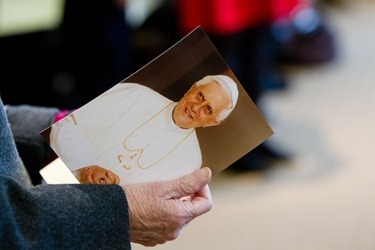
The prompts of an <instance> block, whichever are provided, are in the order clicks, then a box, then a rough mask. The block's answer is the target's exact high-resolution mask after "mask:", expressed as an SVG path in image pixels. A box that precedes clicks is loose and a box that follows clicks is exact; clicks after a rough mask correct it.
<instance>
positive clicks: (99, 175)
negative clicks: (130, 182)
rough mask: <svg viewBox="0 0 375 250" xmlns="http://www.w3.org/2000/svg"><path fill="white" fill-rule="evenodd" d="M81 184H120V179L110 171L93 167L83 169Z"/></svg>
mask: <svg viewBox="0 0 375 250" xmlns="http://www.w3.org/2000/svg"><path fill="white" fill-rule="evenodd" d="M80 177H81V179H80V182H81V183H85V184H119V183H120V178H119V177H118V176H117V175H116V174H114V173H113V172H112V171H109V170H108V169H105V168H102V167H99V166H96V165H93V166H88V167H85V168H83V169H81V173H80Z"/></svg>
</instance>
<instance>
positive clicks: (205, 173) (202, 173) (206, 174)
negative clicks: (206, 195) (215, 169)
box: [198, 167, 212, 179]
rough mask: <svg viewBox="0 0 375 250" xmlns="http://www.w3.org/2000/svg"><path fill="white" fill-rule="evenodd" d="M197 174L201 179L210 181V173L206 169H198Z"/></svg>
mask: <svg viewBox="0 0 375 250" xmlns="http://www.w3.org/2000/svg"><path fill="white" fill-rule="evenodd" d="M198 174H199V176H200V177H201V178H202V179H210V178H211V175H212V172H211V169H209V168H208V167H203V168H201V169H199V171H198Z"/></svg>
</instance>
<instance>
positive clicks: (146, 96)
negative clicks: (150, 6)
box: [49, 75, 238, 184]
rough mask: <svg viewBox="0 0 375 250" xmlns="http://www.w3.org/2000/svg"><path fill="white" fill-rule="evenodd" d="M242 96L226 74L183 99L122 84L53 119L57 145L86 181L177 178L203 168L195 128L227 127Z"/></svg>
mask: <svg viewBox="0 0 375 250" xmlns="http://www.w3.org/2000/svg"><path fill="white" fill-rule="evenodd" d="M237 99H238V88H237V84H236V83H235V82H234V81H233V79H231V78H230V77H228V76H226V75H210V76H206V77H204V78H202V79H201V80H199V81H197V82H195V83H194V84H193V85H192V86H191V88H190V89H189V90H188V91H187V92H186V93H185V95H184V96H183V97H182V98H181V99H180V101H179V102H175V101H172V100H169V99H168V98H166V97H164V96H163V95H161V94H160V93H158V92H156V91H154V90H152V89H150V88H148V87H145V86H143V85H140V84H136V83H119V84H117V85H115V86H114V87H113V88H111V89H110V90H108V91H106V92H105V93H103V94H102V95H100V96H99V97H97V98H95V99H94V100H92V101H91V102H89V103H88V104H86V105H85V106H83V107H82V108H80V109H78V110H76V111H74V112H73V113H71V114H70V115H68V116H67V117H65V118H64V119H62V120H60V121H59V122H57V123H55V124H53V125H52V126H51V132H50V135H49V141H50V146H51V147H52V148H53V150H54V151H55V152H56V154H57V155H58V156H59V157H60V158H61V159H62V160H63V162H64V163H65V164H66V165H67V167H68V168H69V169H70V171H72V172H73V173H74V174H75V176H76V178H77V179H78V180H79V181H80V182H81V183H98V184H111V183H116V184H118V183H120V184H132V183H142V182H152V181H161V180H170V179H174V178H177V177H180V176H182V175H185V174H187V173H191V172H192V171H194V170H196V169H198V168H200V167H201V166H202V155H201V150H200V147H199V141H198V138H197V136H196V131H195V128H198V127H210V126H217V125H219V124H221V122H222V121H223V120H224V119H226V118H227V117H228V115H229V114H230V113H231V112H232V110H233V109H234V108H235V106H236V103H237Z"/></svg>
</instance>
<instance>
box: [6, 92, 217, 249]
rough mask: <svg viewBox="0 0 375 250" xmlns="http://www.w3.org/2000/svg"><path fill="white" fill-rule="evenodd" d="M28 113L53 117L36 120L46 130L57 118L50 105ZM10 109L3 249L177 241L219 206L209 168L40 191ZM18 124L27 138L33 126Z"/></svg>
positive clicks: (122, 246)
mask: <svg viewBox="0 0 375 250" xmlns="http://www.w3.org/2000/svg"><path fill="white" fill-rule="evenodd" d="M27 108H28V109H27V112H29V113H31V112H32V113H33V114H34V115H35V116H32V117H34V118H35V117H46V118H44V119H42V120H39V119H33V120H32V122H33V123H43V124H40V125H38V126H39V127H43V126H48V125H50V124H48V123H49V122H51V120H53V119H54V117H55V116H56V114H57V113H56V110H52V109H49V108H43V107H35V108H33V107H32V106H28V107H27ZM6 109H7V106H4V105H3V102H2V100H1V99H0V144H1V145H0V204H1V206H0V218H1V219H0V227H1V230H0V245H1V246H2V248H5V249H131V246H130V243H131V242H133V243H139V244H142V245H144V246H155V245H157V244H163V243H165V242H166V241H170V240H174V239H176V238H177V237H178V235H179V233H180V231H181V230H182V228H183V227H185V226H186V225H187V224H188V223H189V222H190V221H191V220H193V219H194V218H196V217H198V216H200V215H202V214H204V213H206V212H208V211H209V210H210V209H211V207H212V198H211V195H210V191H209V187H208V182H209V181H210V179H211V171H210V169H209V168H201V169H200V170H197V171H195V172H193V173H191V174H189V175H186V176H183V177H181V178H178V179H175V180H171V181H164V182H153V183H149V184H136V185H125V186H119V185H95V184H75V185H74V184H71V185H70V184H66V185H47V184H42V185H37V186H33V185H32V184H31V182H30V179H29V176H28V175H27V171H26V169H25V168H24V165H23V162H22V160H21V158H20V157H19V154H18V152H17V148H16V146H15V141H14V138H13V134H12V132H11V130H10V127H9V125H10V124H9V121H8V119H7V115H6ZM25 110H26V109H25V108H22V109H20V110H17V107H13V110H12V112H13V115H14V116H17V117H18V118H21V117H23V113H24V112H25ZM29 118H30V117H29ZM13 121H15V119H13ZM18 121H19V122H22V124H23V126H22V127H24V128H25V130H26V131H27V132H26V133H25V136H27V134H28V132H30V131H29V130H28V125H30V124H32V123H24V122H25V120H22V119H20V120H18ZM25 124H26V126H25ZM11 125H12V126H13V125H14V124H11ZM20 127H21V126H20ZM29 139H31V141H30V142H29V143H33V141H32V137H31V138H29ZM25 140H27V138H26V137H25Z"/></svg>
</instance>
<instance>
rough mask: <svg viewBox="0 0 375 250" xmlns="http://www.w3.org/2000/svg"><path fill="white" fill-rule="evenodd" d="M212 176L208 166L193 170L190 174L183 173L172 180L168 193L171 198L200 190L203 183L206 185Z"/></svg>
mask: <svg viewBox="0 0 375 250" xmlns="http://www.w3.org/2000/svg"><path fill="white" fill-rule="evenodd" d="M211 177H212V172H211V169H210V168H208V167H203V168H201V169H198V170H196V171H194V172H193V173H191V174H188V175H185V176H183V177H181V178H178V179H176V180H174V181H172V182H171V183H170V184H171V189H170V191H171V192H170V193H169V194H170V195H171V198H181V197H185V196H188V195H190V194H194V193H196V192H198V191H199V190H201V189H202V188H203V187H204V186H205V185H207V184H208V183H209V182H210V180H211Z"/></svg>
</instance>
